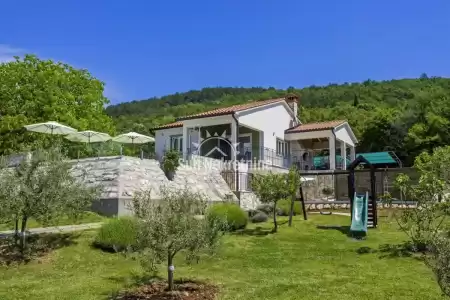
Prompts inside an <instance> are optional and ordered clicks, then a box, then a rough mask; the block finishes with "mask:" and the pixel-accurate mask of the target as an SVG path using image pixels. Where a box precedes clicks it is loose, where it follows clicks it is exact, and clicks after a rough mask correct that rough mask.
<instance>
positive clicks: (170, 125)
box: [152, 121, 183, 130]
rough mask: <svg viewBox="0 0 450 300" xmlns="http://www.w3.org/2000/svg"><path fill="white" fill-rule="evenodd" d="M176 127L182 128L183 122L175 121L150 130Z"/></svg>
mask: <svg viewBox="0 0 450 300" xmlns="http://www.w3.org/2000/svg"><path fill="white" fill-rule="evenodd" d="M177 127H183V122H180V121H177V122H173V123H169V124H164V125H160V126H157V127H154V128H152V129H154V130H156V129H169V128H177Z"/></svg>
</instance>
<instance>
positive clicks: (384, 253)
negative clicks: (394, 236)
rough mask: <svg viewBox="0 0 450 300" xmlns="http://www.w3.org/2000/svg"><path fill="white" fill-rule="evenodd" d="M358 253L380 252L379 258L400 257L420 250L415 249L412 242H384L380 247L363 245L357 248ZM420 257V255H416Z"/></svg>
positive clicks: (408, 255)
mask: <svg viewBox="0 0 450 300" xmlns="http://www.w3.org/2000/svg"><path fill="white" fill-rule="evenodd" d="M356 253H358V254H368V253H379V258H399V257H411V256H413V255H414V254H418V253H419V252H417V251H414V248H413V247H412V245H411V243H409V242H405V243H401V244H382V245H380V246H379V247H378V249H373V248H371V247H361V248H358V249H356ZM416 258H419V257H416Z"/></svg>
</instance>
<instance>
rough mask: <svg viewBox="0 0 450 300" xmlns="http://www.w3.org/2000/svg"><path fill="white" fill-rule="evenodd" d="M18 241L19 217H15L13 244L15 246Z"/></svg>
mask: <svg viewBox="0 0 450 300" xmlns="http://www.w3.org/2000/svg"><path fill="white" fill-rule="evenodd" d="M18 240H19V216H17V215H16V217H15V220H14V244H15V245H17V242H18Z"/></svg>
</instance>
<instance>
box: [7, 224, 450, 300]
mask: <svg viewBox="0 0 450 300" xmlns="http://www.w3.org/2000/svg"><path fill="white" fill-rule="evenodd" d="M348 223H349V217H343V216H321V215H310V220H308V221H303V220H301V218H296V219H295V222H294V225H295V226H294V227H293V228H289V227H287V224H284V225H282V226H281V227H280V231H279V233H277V234H269V235H259V236H258V235H255V234H257V233H258V232H263V233H264V228H263V231H252V230H251V229H254V228H255V227H256V226H254V225H251V226H249V227H250V230H248V232H247V234H244V235H228V236H227V237H226V238H225V240H224V243H223V245H222V246H221V248H220V251H219V253H218V256H217V257H216V258H215V259H206V260H202V261H200V263H199V264H196V265H192V266H187V265H185V264H183V263H182V260H181V257H179V258H178V261H177V264H175V267H176V270H175V272H176V277H177V278H180V277H183V278H198V279H204V280H209V281H211V282H213V283H216V284H218V285H220V286H221V290H222V291H221V294H220V299H246V300H247V299H272V300H273V299H280V300H281V299H308V300H313V299H320V300H325V299H330V300H340V299H342V300H343V299H345V300H348V299H358V300H364V299H370V300H374V299H405V300H413V299H427V300H432V299H443V298H442V296H441V293H440V289H439V287H438V285H437V283H436V282H435V280H434V277H433V274H432V272H431V271H430V270H429V269H428V268H427V267H426V266H425V265H424V263H423V262H422V261H420V260H419V259H417V258H414V257H395V258H384V257H381V256H383V255H385V254H386V253H381V252H378V253H369V254H358V253H357V252H356V250H357V249H359V248H360V247H371V248H373V249H379V246H380V245H382V244H386V243H390V244H398V243H400V242H402V241H403V239H404V237H403V235H402V234H401V233H399V232H398V231H396V230H394V229H393V228H394V225H392V224H388V223H387V222H386V221H384V222H381V225H380V227H379V228H378V229H376V230H370V231H369V236H368V239H367V240H366V241H355V240H352V239H349V238H348V237H347V236H346V235H345V234H343V233H342V232H341V231H339V230H336V229H318V228H317V225H348ZM263 226H264V227H266V228H270V226H271V224H269V223H268V224H265V225H263ZM93 234H94V233H93V232H91V233H84V234H83V235H82V236H81V237H80V238H78V240H77V241H78V243H77V244H76V245H72V246H69V247H66V248H62V249H59V250H57V251H55V252H53V253H52V254H50V255H49V257H47V258H46V259H44V260H42V261H41V262H34V263H31V264H28V265H24V266H19V267H10V268H6V267H0V299H4V300H7V299H11V300H12V299H14V300H17V299H46V300H50V299H70V300H72V299H80V300H87V299H96V300H97V299H108V295H109V294H110V293H112V292H114V291H117V290H120V289H123V288H124V287H126V286H130V285H132V284H133V282H135V281H136V278H139V277H140V276H142V274H143V273H142V270H141V268H140V266H139V264H138V262H136V261H133V260H131V259H126V258H124V256H122V255H120V254H110V253H103V252H101V251H99V250H96V249H92V248H91V247H90V241H91V240H92V236H93ZM252 234H253V235H252ZM161 274H162V275H163V276H165V273H164V272H162V273H161Z"/></svg>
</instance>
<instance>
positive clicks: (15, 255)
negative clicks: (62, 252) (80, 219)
mask: <svg viewBox="0 0 450 300" xmlns="http://www.w3.org/2000/svg"><path fill="white" fill-rule="evenodd" d="M79 236H80V234H79V233H77V234H75V233H43V234H32V235H29V236H28V237H27V246H26V249H25V250H24V251H23V252H22V251H20V247H19V243H18V242H17V243H16V241H15V240H14V237H12V236H9V237H4V238H1V239H0V265H2V264H3V265H11V264H21V263H28V262H30V261H32V260H34V259H37V258H40V257H43V256H45V255H46V254H48V253H49V252H51V251H53V250H56V249H60V248H64V247H68V246H71V245H74V244H76V239H77V238H78V237H79Z"/></svg>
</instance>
